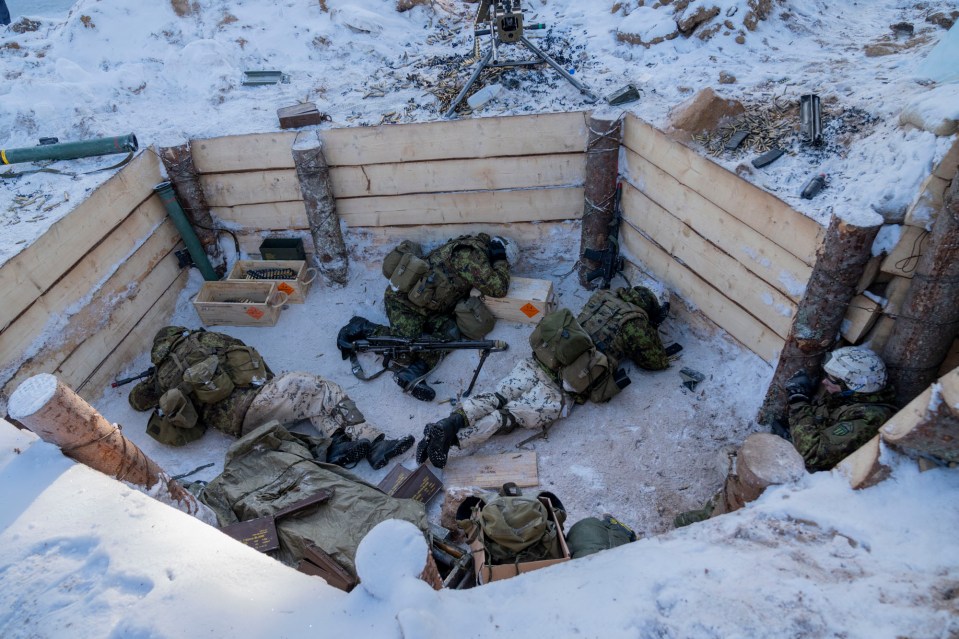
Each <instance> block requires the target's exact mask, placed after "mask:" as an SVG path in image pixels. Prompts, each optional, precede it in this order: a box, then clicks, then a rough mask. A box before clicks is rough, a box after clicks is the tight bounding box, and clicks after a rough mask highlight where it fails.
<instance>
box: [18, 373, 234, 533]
mask: <svg viewBox="0 0 959 639" xmlns="http://www.w3.org/2000/svg"><path fill="white" fill-rule="evenodd" d="M8 410H9V412H10V416H11V417H12V418H13V419H15V420H17V421H18V422H20V423H21V424H23V425H24V426H26V427H27V428H29V429H30V430H31V431H33V432H34V433H36V434H37V435H38V436H39V437H40V438H41V439H43V440H44V441H47V442H50V443H51V444H55V445H57V446H59V447H60V449H61V450H62V451H63V454H64V455H66V456H67V457H70V458H71V459H75V460H76V461H78V462H81V463H83V464H86V465H87V466H90V467H91V468H94V469H96V470H99V471H100V472H102V473H104V474H106V475H109V476H111V477H114V478H115V479H118V480H120V481H124V482H129V483H130V484H134V485H136V486H140V487H142V488H144V489H145V491H146V492H147V494H149V495H150V496H151V497H154V498H156V499H157V500H159V501H162V502H163V503H165V504H167V505H170V506H173V507H174V508H176V509H177V510H181V511H183V512H185V513H187V514H190V515H193V516H194V517H196V518H197V519H200V520H201V521H203V522H205V523H208V524H210V525H211V526H216V525H217V520H216V515H215V514H214V513H213V511H211V510H210V509H209V508H207V507H206V505H204V504H202V503H200V502H199V501H197V499H196V497H194V496H193V494H191V493H190V492H189V491H187V490H186V489H185V488H184V487H183V486H181V485H180V484H179V483H177V482H176V480H174V479H171V478H170V477H169V476H168V475H167V474H166V473H165V472H163V470H162V469H161V468H160V467H159V466H158V465H157V464H156V462H154V461H153V460H152V459H150V458H149V457H147V456H146V455H145V454H144V453H143V451H142V450H140V449H139V448H138V447H137V445H136V444H134V443H133V442H131V441H130V440H129V439H127V438H126V437H125V436H124V435H123V433H122V432H120V427H119V426H118V425H116V424H111V423H110V422H108V421H107V420H106V419H105V418H104V417H103V416H102V415H101V414H100V413H99V412H97V410H96V409H95V408H93V407H92V406H90V404H88V403H87V402H86V401H84V399H83V398H82V397H80V396H79V395H77V394H76V393H75V392H73V390H72V389H71V388H69V387H68V386H66V385H65V384H64V383H63V382H61V381H60V380H58V379H57V378H56V377H54V376H53V375H49V374H47V373H41V374H40V375H34V376H33V377H30V378H28V379H27V380H25V381H24V382H23V383H22V384H20V385H19V386H18V387H17V389H16V390H15V391H14V392H13V394H12V395H11V396H10V401H9V403H8Z"/></svg>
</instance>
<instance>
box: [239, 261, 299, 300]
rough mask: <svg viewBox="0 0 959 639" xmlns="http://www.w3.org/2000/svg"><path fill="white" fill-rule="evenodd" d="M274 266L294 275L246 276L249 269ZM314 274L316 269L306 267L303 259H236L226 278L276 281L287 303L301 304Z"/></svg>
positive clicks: (256, 269)
mask: <svg viewBox="0 0 959 639" xmlns="http://www.w3.org/2000/svg"><path fill="white" fill-rule="evenodd" d="M274 268H284V269H285V268H288V269H291V270H292V271H293V272H294V273H295V274H296V275H295V277H293V278H292V279H283V280H275V279H264V280H259V279H257V278H250V277H247V276H248V274H249V272H250V271H251V270H252V271H258V270H267V269H274ZM316 275H317V270H316V269H315V268H312V267H307V265H306V261H305V260H238V261H237V263H236V264H234V265H233V268H232V269H231V270H230V274H229V275H227V276H226V279H227V280H243V281H245V282H249V281H251V280H252V281H261V282H276V288H277V290H280V291H282V292H284V293H286V294H287V296H288V298H289V299H287V303H288V304H302V303H303V302H305V301H306V294H307V293H309V292H310V285H311V284H312V283H313V280H315V279H316Z"/></svg>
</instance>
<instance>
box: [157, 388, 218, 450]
mask: <svg viewBox="0 0 959 639" xmlns="http://www.w3.org/2000/svg"><path fill="white" fill-rule="evenodd" d="M205 431H206V426H204V425H203V424H201V423H198V417H197V413H196V408H194V406H193V403H192V402H191V401H190V398H189V397H187V396H186V395H185V394H184V393H183V391H181V390H180V389H179V388H171V389H170V390H168V391H167V392H165V393H164V394H163V396H162V397H160V406H159V408H158V409H157V410H155V411H153V414H152V415H150V420H149V422H147V434H148V435H149V436H150V437H152V438H153V439H155V440H157V441H158V442H160V443H161V444H167V445H168V446H183V445H184V444H188V443H190V442H192V441H193V440H195V439H199V438H200V437H202V436H203V433H204V432H205Z"/></svg>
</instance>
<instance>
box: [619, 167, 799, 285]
mask: <svg viewBox="0 0 959 639" xmlns="http://www.w3.org/2000/svg"><path fill="white" fill-rule="evenodd" d="M624 171H625V174H626V176H627V179H628V180H629V181H630V186H632V187H634V188H633V190H634V191H636V192H640V193H642V194H643V195H644V196H645V199H644V200H643V201H644V202H654V203H655V204H656V205H657V206H658V207H660V209H663V210H666V211H669V213H670V214H671V215H673V216H674V217H675V218H677V219H678V220H680V221H681V222H682V223H683V224H685V225H686V226H687V227H689V229H692V230H694V231H695V232H696V233H698V234H699V235H701V236H702V237H703V238H704V239H706V240H708V241H709V242H710V243H712V244H713V245H715V246H716V247H717V248H718V249H719V250H721V251H723V252H725V253H727V254H729V256H730V257H732V258H733V259H735V260H736V261H737V262H739V263H740V264H742V265H743V266H744V267H745V268H746V269H748V270H749V271H751V272H752V273H754V274H755V275H757V276H758V277H759V278H761V279H762V280H764V281H765V282H767V283H768V284H769V285H770V286H772V287H774V288H775V289H777V290H779V291H780V292H782V293H783V294H785V295H788V296H789V297H790V299H792V300H793V301H795V302H798V301H799V300H800V299H801V298H802V294H803V292H804V291H805V289H806V282H808V281H809V277H810V276H811V275H812V267H811V266H809V265H807V264H806V263H805V262H803V260H801V259H800V258H798V257H796V256H795V255H793V254H792V253H791V252H790V251H789V250H787V249H785V248H783V247H781V246H779V245H778V244H776V243H775V242H773V241H771V240H770V239H769V238H767V237H765V236H764V235H762V233H761V232H759V231H756V230H755V229H753V228H752V227H750V226H749V225H748V224H746V223H744V222H743V221H742V220H740V219H739V218H738V217H736V216H735V215H733V214H730V213H729V212H727V211H726V210H724V209H722V208H721V207H719V206H717V205H716V204H714V203H713V202H711V201H710V200H709V199H707V198H706V197H705V196H704V195H703V194H701V193H698V192H696V191H695V190H693V189H691V188H689V187H687V186H685V185H683V184H682V183H680V182H679V181H678V180H677V179H676V178H675V177H673V176H671V175H669V174H668V173H666V172H665V171H663V170H662V169H660V168H659V167H657V166H656V165H655V164H653V163H651V162H649V161H648V160H646V159H644V158H642V157H640V156H639V155H637V154H635V153H633V152H631V151H627V152H626V164H625V169H624ZM725 177H726V179H736V180H739V178H738V177H736V176H734V175H732V174H730V175H728V176H725ZM624 197H625V194H624ZM631 204H633V206H632V208H631V209H630V208H628V207H629V205H631ZM636 208H639V211H634V209H636ZM624 210H629V211H630V212H631V214H632V213H640V214H641V213H642V212H643V210H644V207H643V206H639V207H637V206H635V195H634V202H632V203H631V202H628V201H626V203H625V204H624ZM630 219H632V220H633V221H634V223H635V224H636V225H637V226H639V227H640V228H643V225H644V224H645V223H646V219H645V217H643V216H640V217H636V216H635V215H633V216H631V218H630ZM644 230H645V229H644ZM685 232H686V233H687V234H688V233H689V230H686V231H685Z"/></svg>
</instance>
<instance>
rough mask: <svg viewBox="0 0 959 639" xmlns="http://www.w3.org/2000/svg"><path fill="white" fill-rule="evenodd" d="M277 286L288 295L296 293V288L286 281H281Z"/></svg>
mask: <svg viewBox="0 0 959 639" xmlns="http://www.w3.org/2000/svg"><path fill="white" fill-rule="evenodd" d="M277 288H278V289H280V290H281V291H283V292H284V293H286V294H287V295H293V293H296V290H295V289H294V288H293V287H292V286H290V285H289V284H287V283H286V282H280V284H279V286H277Z"/></svg>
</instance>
